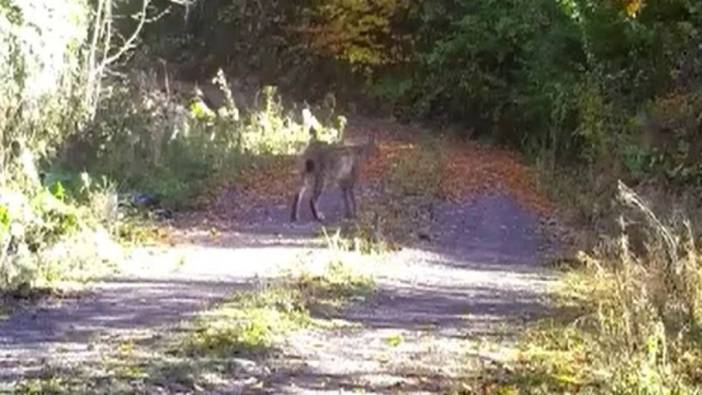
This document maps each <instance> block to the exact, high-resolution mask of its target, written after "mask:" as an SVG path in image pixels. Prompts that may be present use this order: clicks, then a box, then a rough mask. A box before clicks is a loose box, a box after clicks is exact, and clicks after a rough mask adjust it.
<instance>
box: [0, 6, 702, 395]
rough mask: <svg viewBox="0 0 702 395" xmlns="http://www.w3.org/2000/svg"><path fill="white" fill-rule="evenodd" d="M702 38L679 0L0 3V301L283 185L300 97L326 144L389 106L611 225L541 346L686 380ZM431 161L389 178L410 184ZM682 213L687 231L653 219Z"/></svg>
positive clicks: (693, 356) (632, 371)
mask: <svg viewBox="0 0 702 395" xmlns="http://www.w3.org/2000/svg"><path fill="white" fill-rule="evenodd" d="M701 28H702V3H700V2H699V1H697V0H424V1H419V0H301V1H286V0H271V1H267V2H263V1H261V0H207V1H204V0H200V1H198V0H0V92H1V93H2V94H0V143H1V144H2V147H3V149H2V151H0V291H2V294H5V293H11V294H19V295H20V296H26V295H27V294H31V293H32V292H33V291H34V290H35V289H38V288H42V287H45V286H49V285H52V284H55V283H56V282H57V281H59V280H62V279H65V278H69V277H70V278H81V279H87V278H92V277H93V276H94V275H95V273H96V272H100V271H104V270H109V268H110V267H111V265H114V264H115V262H117V261H119V259H120V257H119V256H118V255H119V254H120V252H119V251H120V248H119V246H118V244H122V245H123V244H130V243H132V244H138V243H140V242H143V241H144V240H145V239H149V238H151V237H158V231H154V232H151V231H152V230H153V229H151V228H150V227H149V226H150V225H146V224H145V223H149V224H151V222H148V221H152V220H154V219H162V218H170V217H172V215H173V211H176V210H187V209H191V208H194V207H199V206H202V205H203V204H205V205H206V204H207V203H208V202H209V200H208V199H210V198H212V196H211V195H213V194H216V193H218V192H219V190H218V187H220V186H222V185H224V184H226V183H236V182H241V183H244V181H245V180H249V181H251V180H252V179H255V178H256V177H262V175H265V176H267V177H271V178H274V177H277V176H278V175H279V174H282V173H283V172H284V171H281V170H280V169H281V168H282V169H287V168H285V167H284V166H280V167H276V166H278V164H277V163H278V162H276V160H279V159H280V158H281V157H285V158H287V160H289V159H290V158H289V157H291V156H293V155H294V154H296V153H298V152H299V151H300V149H301V148H302V147H304V146H305V144H306V143H307V142H308V139H309V134H308V133H307V131H308V127H309V125H310V120H309V119H307V118H305V117H303V116H302V113H303V112H302V111H301V110H302V109H303V108H310V109H311V110H312V112H313V113H314V115H315V117H316V118H315V119H314V122H317V123H318V124H319V125H315V126H318V129H319V133H320V137H321V138H322V139H329V140H334V139H338V138H339V137H340V136H342V135H343V132H344V129H345V127H346V125H347V123H348V119H347V117H349V118H350V117H353V116H357V115H359V116H360V115H365V116H373V117H378V118H381V117H393V118H394V119H395V121H399V122H403V123H411V124H424V125H428V127H426V128H424V130H427V131H428V133H429V134H433V135H434V137H437V136H439V135H441V136H442V138H443V137H444V135H445V134H451V138H454V137H456V136H457V137H459V138H461V139H464V140H481V141H482V142H485V143H489V144H495V145H499V146H502V147H507V148H508V149H510V150H513V151H518V152H519V153H520V154H522V156H523V158H525V160H526V161H527V162H529V164H530V165H532V167H533V168H534V169H536V170H537V172H538V173H539V176H540V178H539V180H540V181H541V182H542V183H543V184H544V189H546V192H547V193H549V194H551V197H553V198H554V200H555V201H556V202H557V203H558V204H560V205H561V206H562V207H564V208H565V209H566V211H571V213H569V214H573V218H574V220H575V221H574V222H576V223H578V224H579V225H587V226H590V227H591V228H592V226H591V225H600V224H601V223H604V222H606V223H607V224H608V228H606V230H607V232H608V234H610V235H612V234H613V233H612V232H613V230H614V231H615V232H618V231H619V230H622V236H621V238H617V237H619V236H615V238H614V241H612V240H613V239H610V240H609V241H610V244H609V247H611V246H612V244H614V245H615V246H616V248H609V249H606V248H603V249H601V250H596V251H595V253H593V256H596V257H597V259H595V258H593V257H592V256H589V255H587V254H585V253H583V252H582V251H581V254H580V255H579V256H578V257H579V263H581V264H582V266H584V267H588V268H589V269H592V270H593V271H591V272H589V273H588V275H589V277H587V280H585V283H586V284H587V286H582V287H580V288H578V292H579V293H580V294H579V295H578V297H580V298H581V299H579V300H580V302H581V305H580V306H581V307H582V309H583V310H587V311H589V313H591V316H590V318H592V317H595V318H592V320H591V321H588V322H591V323H593V322H594V323H595V324H593V325H592V326H591V327H588V328H586V329H587V330H589V331H590V332H587V330H586V331H585V332H586V333H587V334H586V335H582V336H581V334H580V333H578V334H577V336H576V335H573V336H576V338H577V339H576V340H577V341H576V342H575V343H568V344H567V345H563V344H560V345H561V346H563V348H568V347H573V344H576V343H577V344H587V345H588V347H587V348H588V350H590V349H596V350H599V351H598V354H597V355H595V356H592V355H590V354H588V355H587V358H590V359H587V358H585V357H583V358H580V359H578V361H581V360H586V362H584V363H583V364H584V365H587V364H589V366H591V367H592V366H594V367H593V368H592V370H591V371H590V370H587V369H583V371H584V372H585V373H582V372H580V371H578V372H570V373H572V374H573V375H574V376H577V377H578V378H579V379H582V380H583V382H587V383H592V382H595V383H596V386H595V388H604V387H606V386H607V385H609V384H608V383H607V382H606V380H601V378H597V374H598V369H599V368H602V369H605V370H606V369H610V368H611V369H615V368H612V366H615V367H616V366H623V367H622V368H621V371H619V370H617V371H616V372H613V373H612V376H610V377H615V376H616V377H617V380H615V381H614V382H615V384H616V385H620V384H621V386H620V387H619V388H620V389H621V388H625V389H626V388H629V389H630V388H644V387H646V385H648V384H650V383H654V384H655V385H652V386H651V388H654V389H655V388H659V389H660V388H663V389H666V391H667V390H670V391H673V389H676V388H677V389H680V388H693V387H694V386H695V385H699V383H700V376H699V372H698V371H697V366H698V365H695V363H696V362H697V361H699V360H700V359H701V358H702V357H701V356H700V352H699V350H700V348H699V337H700V336H699V333H700V330H699V328H700V322H702V310H701V308H700V306H702V302H701V301H702V292H701V291H700V289H702V288H701V287H700V284H702V271H701V270H700V267H701V266H700V259H699V257H698V254H697V252H698V249H697V247H696V246H695V242H697V241H698V239H697V238H696V237H695V236H694V235H695V234H699V232H697V230H698V228H699V226H700V224H701V223H702V221H698V219H699V218H700V212H702V210H700V207H702V204H701V203H702V202H700V199H699V196H700V195H699V193H700V191H701V190H702V189H701V187H702V159H700V158H701V155H702V31H701V30H700V29H701ZM409 130H412V129H409ZM446 132H449V133H446ZM430 137H431V136H430ZM427 145H428V144H427ZM437 146H441V145H437ZM441 147H443V146H441ZM420 156H421V155H418V158H419V157H420ZM427 158H428V159H427ZM438 158H441V159H442V160H443V159H444V156H441V153H436V152H435V151H431V152H430V153H429V154H427V155H425V156H424V157H421V158H420V159H423V160H419V159H416V158H410V159H409V160H407V161H406V162H407V163H403V164H402V165H403V166H404V168H405V169H408V168H411V167H418V166H416V165H417V164H420V165H425V164H427V163H433V165H431V166H438V165H437V164H436V162H439V159H438ZM415 159H416V160H415ZM408 163H409V164H408ZM510 163H511V162H510ZM431 166H429V165H427V166H424V167H426V168H425V169H423V170H424V173H422V172H421V171H414V170H416V169H410V170H412V171H407V172H406V173H407V174H410V175H415V176H416V174H417V173H422V176H424V177H425V178H421V177H418V178H417V179H419V181H418V182H417V180H416V179H413V181H415V183H417V184H424V185H429V184H431V182H429V181H427V180H429V179H432V178H436V177H435V176H436V174H435V173H436V171H435V169H437V168H438V167H431ZM408 177H409V176H408ZM451 177H452V178H453V180H452V181H453V182H454V184H456V185H459V184H461V179H460V178H461V175H460V174H458V175H457V176H455V177H454V175H452V176H451ZM618 180H621V181H623V183H618V182H617V181H618ZM624 183H625V184H626V185H630V186H633V187H635V189H636V191H637V192H640V193H643V192H645V191H653V190H655V193H656V194H658V195H657V196H658V199H657V200H656V199H651V202H650V203H649V202H645V203H644V202H643V200H641V199H640V198H639V197H638V195H637V194H636V193H635V192H634V191H633V190H630V189H629V188H628V187H626V186H625V184H624ZM285 188H288V189H289V187H288V186H285ZM437 188H438V187H437ZM286 191H287V190H286ZM617 191H618V192H619V195H618V196H619V203H622V202H623V205H624V206H628V208H629V209H631V208H632V207H633V209H634V211H636V213H638V214H637V215H638V221H632V222H627V223H625V221H624V217H623V215H622V214H621V212H622V211H616V210H619V209H621V206H619V207H617V206H616V205H615V204H614V199H613V198H614V197H615V196H616V195H617ZM417 195H418V194H417ZM432 197H433V196H432ZM156 206H157V207H158V210H156V209H154V207H156ZM678 206H680V207H684V208H686V209H688V211H687V213H686V215H687V216H688V217H691V219H692V220H693V221H688V219H687V217H685V219H682V220H681V219H680V218H677V219H676V218H673V219H676V220H677V222H676V221H671V223H672V224H669V222H666V221H663V220H659V218H658V217H657V216H656V214H654V212H655V213H659V212H662V211H659V208H663V209H665V211H666V216H667V211H669V210H668V209H670V208H672V207H675V208H677V207H678ZM649 207H650V208H651V209H652V210H651V209H649ZM144 208H147V209H148V210H147V211H148V215H142V214H144V213H143V209H144ZM402 216H404V213H402V215H398V217H402ZM145 217H146V219H145ZM661 217H663V215H662V214H661ZM632 224H633V225H632ZM410 227H411V226H406V225H405V226H404V228H410ZM601 230H602V228H597V231H596V232H595V233H594V234H593V237H592V239H591V240H596V241H597V240H600V238H601V236H602V235H601V234H600V233H598V232H600V231H601ZM637 230H638V231H639V233H635V231H637ZM624 231H629V233H628V235H626V237H625V235H624V233H625V232H624ZM154 233H155V235H154ZM647 237H649V239H650V240H648V241H649V242H648V243H646V242H645V241H646V240H645V239H646V238H647ZM651 240H653V241H651ZM593 244H594V243H593ZM587 247H588V248H589V247H591V245H588V246H587ZM615 250H616V251H615ZM630 250H636V251H634V252H637V253H640V254H639V258H640V259H633V258H632V257H631V256H630V255H629V253H630V252H632V251H630ZM588 251H589V250H588ZM613 251H615V252H613ZM583 262H585V263H583ZM593 262H594V263H593ZM642 262H643V263H646V264H647V265H644V264H641V265H640V263H642ZM97 263H99V265H98V264H97ZM593 268H594V269H593ZM593 273H594V274H593ZM602 284H604V285H602ZM601 285H602V286H601ZM583 289H587V290H588V291H587V292H585V291H583ZM583 295H586V296H587V298H586V297H583ZM648 295H652V296H651V297H650V298H649V297H648ZM571 299H577V298H576V297H573V298H571ZM589 300H599V301H601V303H600V304H598V306H597V311H596V312H594V311H593V309H595V307H593V306H592V303H589V302H587V301H589ZM583 301H586V302H587V303H586V302H583ZM588 303H589V304H588ZM583 306H585V307H583ZM588 309H590V310H588ZM619 317H627V320H620V319H619ZM632 317H633V318H632ZM629 318H631V319H630V320H628V319H629ZM593 327H595V329H593ZM561 329H562V328H561ZM559 330H560V329H559ZM568 330H570V329H563V331H568ZM666 330H667V331H668V332H666ZM558 333H560V334H562V333H563V332H562V331H561V332H558ZM567 333H570V334H572V333H571V332H567ZM671 333H672V334H674V335H671ZM578 336H580V337H578ZM554 338H558V337H557V336H556V337H554ZM554 342H555V343H557V341H554ZM578 342H579V343H578ZM659 346H660V347H662V348H658V347H659ZM570 351H572V349H570ZM580 351H582V350H581V349H578V350H576V352H575V354H577V352H580ZM669 353H670V354H669ZM676 353H677V354H676ZM578 355H581V354H577V355H576V357H577V356H578ZM675 357H680V358H677V359H675ZM574 358H575V357H574ZM673 360H676V361H682V362H679V363H678V362H675V363H672V364H669V362H670V361H673ZM661 361H663V362H661ZM560 362H561V363H562V362H563V361H560ZM566 362H568V361H566ZM571 362H572V361H571ZM629 362H631V363H630V364H629ZM566 365H568V364H567V363H566ZM559 366H560V365H559ZM561 367H562V366H561ZM551 368H553V369H556V367H553V366H549V369H551ZM553 369H551V370H553ZM617 369H619V368H617ZM647 369H648V370H647ZM593 372H594V373H593ZM642 372H644V373H645V374H644V373H642ZM590 373H591V376H588V378H587V379H583V378H582V377H581V375H582V376H585V375H587V374H590ZM617 375H619V376H617ZM569 377H570V376H569ZM593 377H594V378H593ZM652 377H653V378H652ZM588 380H590V381H588ZM632 383H633V384H632ZM559 385H560V384H559ZM563 385H564V386H567V385H576V384H572V383H570V384H563ZM577 385H578V386H579V385H580V384H577ZM599 385H601V386H603V387H597V386H599ZM612 385H613V386H614V384H612ZM656 385H660V386H659V387H656ZM558 388H561V389H562V388H563V387H558ZM569 388H570V387H569ZM690 391H692V390H690ZM614 392H615V393H616V391H614ZM624 393H626V391H624ZM641 393H678V392H674V391H673V392H665V391H664V392H656V391H653V390H652V392H645V391H644V392H641ZM679 393H687V392H679ZM689 393H692V392H689Z"/></svg>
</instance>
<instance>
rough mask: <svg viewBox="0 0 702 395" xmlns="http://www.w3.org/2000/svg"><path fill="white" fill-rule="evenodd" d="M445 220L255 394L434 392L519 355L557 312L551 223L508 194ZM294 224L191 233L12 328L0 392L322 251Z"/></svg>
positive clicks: (7, 329)
mask: <svg viewBox="0 0 702 395" xmlns="http://www.w3.org/2000/svg"><path fill="white" fill-rule="evenodd" d="M339 200H340V199H338V196H337V194H336V192H335V191H330V192H329V193H326V194H325V195H324V196H323V199H322V207H323V209H324V210H325V213H328V214H330V215H329V216H331V217H333V216H334V214H338V213H341V207H340V202H339ZM433 216H434V219H435V220H434V223H433V225H432V228H431V229H430V234H431V237H430V238H429V240H424V241H422V242H421V243H417V244H416V245H415V246H413V247H412V248H405V249H403V250H402V251H400V252H398V253H395V254H392V256H390V257H389V258H388V261H387V262H383V263H377V264H370V265H368V267H366V268H365V269H364V270H368V271H370V272H372V274H373V275H374V276H375V278H376V283H377V292H376V294H375V295H374V296H373V297H371V298H370V299H369V300H366V301H365V302H363V303H357V304H355V305H354V306H352V307H351V308H349V309H348V310H346V311H344V312H343V313H341V314H340V315H339V316H338V317H335V318H338V319H341V320H344V321H345V322H346V323H347V324H348V325H345V326H342V327H341V328H338V329H334V330H326V331H324V330H309V331H302V332H299V333H296V334H295V335H293V336H291V337H290V338H289V339H288V340H287V345H286V347H284V348H283V349H284V352H283V353H282V355H279V356H278V357H277V358H276V359H275V360H273V361H270V362H269V363H270V364H271V366H270V369H268V370H267V371H268V372H270V373H269V374H267V375H266V376H265V377H260V378H259V379H260V380H261V381H262V383H263V385H262V388H260V387H261V386H259V388H258V389H256V390H255V391H254V390H253V389H249V390H245V391H244V393H251V392H263V393H275V394H284V393H285V394H298V393H299V394H308V393H319V394H323V393H339V390H363V391H365V392H366V393H395V392H399V393H436V392H439V391H441V390H444V389H446V388H448V386H450V385H451V383H452V382H453V380H455V379H457V378H460V377H463V376H465V375H466V374H469V373H470V372H471V371H474V369H475V368H476V367H478V366H479V365H480V364H482V363H489V361H490V360H492V359H493V358H500V352H501V350H500V349H499V348H497V349H495V348H491V347H487V346H486V345H485V343H484V341H492V342H495V341H496V342H497V343H498V344H500V342H501V341H502V344H503V345H507V344H508V340H509V339H510V338H511V336H512V335H513V334H514V333H515V332H517V331H518V330H519V328H520V327H521V324H522V323H523V322H525V321H526V320H529V319H531V318H533V317H534V316H537V315H539V314H543V313H544V312H546V311H547V307H546V305H545V303H544V298H545V297H546V296H547V286H548V285H549V283H550V282H551V281H553V280H554V276H553V274H552V273H549V272H548V271H547V270H545V269H544V268H542V267H541V266H540V265H539V261H540V257H541V253H542V251H543V249H544V248H545V246H546V244H545V242H544V240H543V238H542V237H540V236H539V233H538V232H537V229H538V224H539V218H537V217H536V216H535V215H532V214H530V213H529V212H527V211H525V210H524V209H522V208H520V206H519V205H517V204H516V202H515V201H514V200H513V199H512V198H510V197H508V196H500V195H485V196H482V197H480V198H478V199H475V200H473V201H472V202H471V203H465V204H456V203H451V204H449V203H441V204H436V205H435V207H434V209H433ZM287 218H288V213H287V207H285V206H270V207H260V208H258V209H255V208H252V209H250V210H248V211H247V214H246V216H245V217H244V218H237V219H230V222H229V223H228V224H229V225H230V226H229V229H228V230H224V231H222V232H221V234H218V235H216V236H213V235H212V234H210V233H209V232H208V231H206V230H197V229H198V228H190V229H187V230H185V231H183V234H184V236H183V242H182V243H179V244H178V245H176V246H174V247H172V248H168V249H157V248H152V249H141V250H138V251H136V252H135V254H134V256H133V259H132V261H131V262H132V264H131V265H130V266H128V267H127V268H126V269H125V271H124V273H123V274H121V275H120V276H118V277H116V278H113V279H108V280H105V281H103V282H101V283H99V284H96V285H95V286H94V287H93V288H92V291H91V292H90V293H88V294H87V295H85V296H82V297H80V298H78V299H76V298H73V299H70V298H69V299H64V300H54V301H51V302H44V303H42V304H40V305H37V306H33V307H31V308H26V309H21V310H19V311H17V312H15V313H14V314H13V315H11V316H10V317H9V318H8V319H6V320H4V321H2V320H0V392H2V390H3V389H9V388H10V385H11V383H12V382H13V381H14V380H17V379H20V378H22V377H26V376H28V375H31V374H32V373H33V372H36V371H38V370H39V369H41V368H42V367H44V366H45V365H46V364H47V363H58V362H60V361H64V362H65V363H72V364H80V362H81V361H87V360H91V359H95V358H99V352H100V346H99V344H102V343H103V342H102V340H100V339H105V338H110V337H114V336H121V335H125V334H129V333H131V332H133V331H138V330H156V331H162V330H168V329H169V328H172V327H174V326H175V325H177V323H178V322H179V321H181V320H183V319H187V318H188V317H190V316H192V315H193V314H194V313H196V312H198V311H201V310H203V309H205V308H207V306H208V305H210V304H212V303H214V302H216V301H218V300H220V299H222V298H224V297H226V296H228V295H230V294H231V293H232V292H233V291H234V290H238V289H245V288H247V287H250V286H252V285H253V284H255V283H256V279H257V278H261V277H273V276H276V275H278V274H279V273H280V270H281V267H282V266H285V265H288V264H294V263H295V262H299V261H301V260H306V259H307V260H309V259H308V258H310V257H313V256H315V254H321V252H319V251H320V250H319V247H320V246H319V245H317V244H315V242H314V241H313V238H312V236H313V235H314V233H315V232H316V231H317V230H318V225H317V224H315V223H313V222H311V221H309V215H308V214H305V215H303V221H302V223H301V224H297V225H290V224H289V223H288V221H287ZM197 221H198V222H200V223H199V224H198V225H200V226H199V229H207V228H208V226H209V225H207V224H204V223H202V219H201V218H200V219H198V220H197ZM315 251H317V252H315ZM96 344H98V346H96ZM241 389H242V388H241V387H236V388H234V387H232V388H229V389H224V390H223V391H222V393H235V392H237V391H240V390H241Z"/></svg>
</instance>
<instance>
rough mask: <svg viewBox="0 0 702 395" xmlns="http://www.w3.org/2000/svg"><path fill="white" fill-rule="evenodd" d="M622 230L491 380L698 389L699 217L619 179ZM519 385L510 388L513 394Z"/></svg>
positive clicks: (570, 278) (594, 389)
mask: <svg viewBox="0 0 702 395" xmlns="http://www.w3.org/2000/svg"><path fill="white" fill-rule="evenodd" d="M617 191H618V193H617V197H618V199H617V200H618V202H619V203H620V213H621V215H620V216H619V218H618V219H617V223H618V225H619V227H620V234H619V235H618V236H616V237H612V238H607V239H604V240H603V241H602V242H601V243H600V244H599V245H598V246H597V247H596V248H595V249H594V250H593V251H592V252H591V253H589V254H586V253H584V252H581V253H579V256H578V257H579V260H580V261H581V262H582V267H580V268H578V269H573V270H571V271H570V272H568V273H567V274H566V277H565V281H564V286H563V287H562V288H561V289H560V292H559V298H558V301H559V307H561V308H562V309H564V311H565V312H566V314H560V315H559V317H558V318H556V319H551V320H547V321H544V322H542V323H541V324H539V325H538V326H536V327H535V328H533V329H532V330H530V331H529V332H528V334H527V335H525V337H524V338H523V339H522V343H521V346H520V351H519V353H518V357H517V360H516V363H515V366H513V367H510V368H509V369H502V370H497V371H493V373H494V374H492V375H491V376H489V377H491V379H489V380H488V381H491V383H489V384H487V385H488V387H487V388H492V389H493V390H494V391H496V392H497V391H503V392H505V391H506V393H539V394H546V393H598V394H599V393H601V394H698V393H700V392H701V391H702V371H700V369H699V367H700V366H702V325H701V323H702V321H700V320H701V318H702V310H701V308H700V307H701V306H702V305H701V303H702V260H701V259H700V255H699V250H698V248H697V246H696V245H695V237H694V235H693V232H692V225H691V223H690V221H689V220H687V219H686V218H685V217H684V216H683V215H681V214H679V213H678V214H673V215H671V216H670V218H669V219H667V220H664V219H661V217H660V216H659V215H657V214H655V213H654V212H653V211H652V210H651V209H650V208H649V204H647V203H646V202H645V200H644V199H643V198H641V197H640V196H639V195H638V194H636V193H635V192H634V191H633V190H631V189H630V188H628V187H627V186H626V185H624V184H623V183H621V182H619V184H618V186H617ZM510 391H512V392H510Z"/></svg>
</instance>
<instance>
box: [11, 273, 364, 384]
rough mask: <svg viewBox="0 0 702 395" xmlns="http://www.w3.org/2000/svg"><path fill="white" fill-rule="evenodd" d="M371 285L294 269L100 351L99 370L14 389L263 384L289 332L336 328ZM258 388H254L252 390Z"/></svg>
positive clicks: (56, 370) (357, 278)
mask: <svg viewBox="0 0 702 395" xmlns="http://www.w3.org/2000/svg"><path fill="white" fill-rule="evenodd" d="M373 289H374V283H373V279H372V278H371V277H369V276H367V275H365V274H361V273H359V272H357V271H356V270H354V269H353V268H352V267H351V266H350V265H349V263H347V262H345V261H340V260H338V259H335V260H332V261H329V262H328V263H327V265H326V266H325V267H323V268H322V269H321V270H317V271H311V270H308V269H304V268H302V267H298V268H293V269H292V271H291V272H290V273H289V274H288V275H287V276H284V277H282V278H280V279H277V280H272V281H265V282H261V283H259V284H256V285H255V286H254V288H253V289H252V290H249V291H241V292H238V293H236V294H235V295H233V296H232V297H230V298H228V299H227V300H226V301H224V302H222V303H219V304H218V305H216V306H214V307H213V308H211V309H210V310H207V311H204V312H202V313H200V314H199V316H198V317H196V318H195V319H194V320H193V321H192V322H183V323H181V324H180V325H179V328H178V329H177V330H175V331H173V330H169V331H167V332H166V334H159V333H155V332H148V333H139V334H137V335H134V336H132V337H129V338H128V339H122V340H120V343H119V344H118V345H115V346H111V347H110V349H107V348H100V347H101V344H98V343H96V345H95V347H97V348H98V349H100V350H101V352H102V354H103V355H102V363H101V364H100V365H99V366H91V365H90V366H83V365H79V366H74V364H71V363H66V364H63V365H61V366H47V367H46V368H45V369H43V371H42V372H40V374H38V375H37V377H34V378H31V379H30V378H28V379H26V380H24V381H22V382H21V383H19V384H18V385H17V387H16V393H18V394H37V393H71V394H83V393H85V394H87V393H93V392H95V391H97V392H116V393H125V392H133V391H146V392H151V391H167V392H172V391H186V392H187V391H207V390H211V389H215V388H217V386H218V385H221V383H229V384H231V383H232V382H233V383H236V384H237V385H241V386H242V388H243V387H244V386H246V387H247V388H251V387H252V386H253V387H256V386H257V385H262V383H261V382H260V380H262V379H265V377H266V376H267V374H268V373H269V372H268V373H267V372H266V370H265V369H266V368H265V366H266V365H265V361H266V359H268V358H275V355H276V353H278V352H280V347H283V346H284V345H285V339H286V337H287V336H288V335H290V333H292V332H294V331H300V330H306V329H314V328H325V329H329V328H335V327H337V326H338V325H345V324H343V323H339V322H336V321H334V320H332V319H331V318H330V317H331V316H330V313H332V312H333V311H336V309H339V308H341V307H343V306H344V304H346V303H353V301H354V300H355V299H356V298H364V297H368V296H370V295H371V294H372V292H373ZM256 383H259V384H256Z"/></svg>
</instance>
